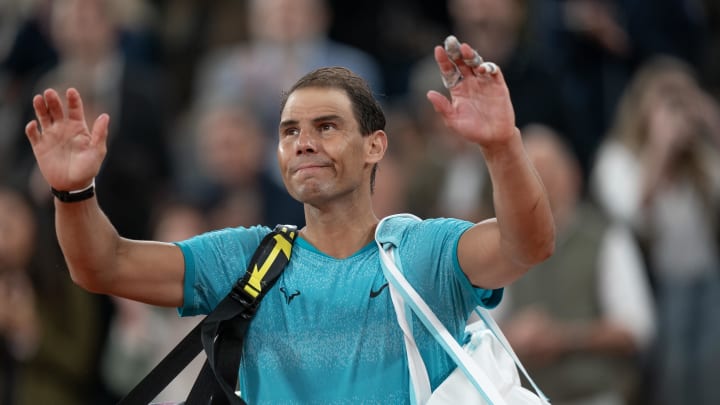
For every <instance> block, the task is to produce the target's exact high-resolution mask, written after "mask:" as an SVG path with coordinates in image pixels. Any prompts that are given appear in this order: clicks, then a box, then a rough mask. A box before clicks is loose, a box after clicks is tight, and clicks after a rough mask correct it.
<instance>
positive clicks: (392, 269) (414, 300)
mask: <svg viewBox="0 0 720 405" xmlns="http://www.w3.org/2000/svg"><path fill="white" fill-rule="evenodd" d="M393 216H408V215H406V214H398V215H393ZM391 217H392V216H391ZM410 217H413V218H415V219H416V220H420V219H419V218H417V217H415V216H410ZM388 218H390V217H387V218H385V219H383V220H382V221H380V223H379V224H378V226H377V229H376V231H375V242H376V243H377V245H378V250H379V251H380V258H381V262H382V264H383V266H382V268H383V273H384V274H385V277H386V278H387V279H388V281H389V282H390V283H391V284H390V286H389V287H390V293H391V296H392V300H393V306H395V311H396V314H397V315H398V323H399V324H400V327H401V328H402V329H403V332H404V334H405V342H406V352H407V356H408V367H409V368H410V378H411V382H412V385H413V394H414V395H415V396H416V398H417V399H418V400H420V402H418V403H420V404H424V402H425V401H427V398H429V393H428V394H427V395H428V396H427V397H425V396H424V395H425V393H426V392H427V391H426V390H425V389H424V385H425V384H428V388H427V390H429V382H428V380H427V379H428V377H427V369H426V367H425V363H424V362H423V360H422V357H421V356H420V353H419V351H418V349H417V345H416V343H415V339H414V337H413V335H412V331H411V327H410V326H409V322H408V316H407V315H406V314H405V305H404V300H407V301H408V302H409V306H410V308H411V309H412V310H413V311H414V312H415V314H416V315H417V316H418V318H419V319H420V321H421V322H422V323H423V325H425V327H426V328H428V330H429V331H430V332H431V334H432V335H433V337H434V338H435V339H436V340H437V341H438V343H440V345H441V346H442V347H443V349H444V350H445V351H446V352H447V353H448V355H449V356H450V357H451V358H452V359H453V361H455V363H456V364H457V366H458V367H460V369H461V370H462V371H463V373H464V374H465V375H466V376H467V378H468V380H469V381H471V382H472V383H473V385H474V386H475V388H477V389H478V391H479V392H480V393H481V394H482V395H483V397H484V398H485V400H486V401H487V402H488V403H490V404H495V405H502V404H505V400H504V399H503V398H502V397H501V396H500V393H499V392H498V391H497V389H495V386H494V385H493V383H492V382H491V381H490V379H489V378H488V376H487V374H486V373H485V371H484V370H482V369H481V368H480V367H478V366H477V364H475V362H474V361H473V360H472V358H471V357H470V356H469V355H468V354H467V353H466V352H465V350H463V349H462V347H461V346H460V344H458V343H457V341H456V340H455V338H453V337H452V335H451V334H450V332H449V331H448V330H447V328H445V325H443V324H442V322H440V320H439V319H438V318H437V316H436V315H435V313H434V312H432V310H431V309H430V307H429V306H428V305H427V303H425V300H423V299H422V297H421V296H420V295H419V294H418V293H417V291H415V289H414V288H413V287H412V285H410V283H409V282H408V281H407V279H406V278H405V276H404V275H403V274H402V271H401V270H400V269H399V268H398V266H397V265H396V262H395V257H394V255H395V252H394V247H393V245H392V244H391V243H386V244H383V243H382V242H380V240H379V239H380V238H379V237H378V235H379V232H380V229H381V228H382V225H383V224H384V222H385V221H386V220H387V219H388ZM398 295H399V296H400V297H401V298H397V296H398ZM475 312H476V313H477V314H478V315H479V316H480V318H481V319H482V320H483V322H484V323H485V325H486V326H487V327H488V329H490V331H491V332H492V333H493V335H495V337H496V338H497V339H498V341H499V342H500V343H501V344H502V346H503V348H504V349H505V351H506V352H507V353H508V354H509V355H510V357H511V358H512V359H513V361H514V362H515V365H516V366H517V367H518V368H519V369H520V371H521V372H522V373H523V375H524V376H525V378H527V380H528V382H529V383H530V384H531V386H532V387H533V389H534V390H535V392H536V393H537V395H538V397H539V398H540V400H541V401H542V402H543V403H544V404H549V403H550V401H549V399H548V398H547V397H546V396H545V394H544V393H543V392H542V391H541V390H540V388H539V387H538V386H537V384H536V383H535V381H534V380H533V379H532V378H531V377H530V374H529V373H528V372H527V370H526V369H525V367H524V366H523V365H522V362H521V361H520V359H519V358H518V357H517V354H515V351H514V350H513V348H512V346H511V345H510V343H509V342H508V340H507V338H506V337H505V334H503V332H502V330H501V329H500V327H499V326H498V324H497V322H495V319H494V318H493V317H492V314H490V312H489V311H488V310H487V309H485V308H483V307H482V306H479V305H478V306H477V307H476V308H475ZM401 315H402V316H401ZM406 331H410V334H409V335H408V332H406ZM408 341H410V342H411V343H410V345H408ZM411 358H412V359H411ZM420 367H422V369H420ZM423 377H424V380H422V378H423ZM418 386H420V387H418ZM484 387H486V388H484ZM418 390H419V393H418ZM423 398H424V399H423Z"/></svg>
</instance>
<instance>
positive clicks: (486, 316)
mask: <svg viewBox="0 0 720 405" xmlns="http://www.w3.org/2000/svg"><path fill="white" fill-rule="evenodd" d="M475 312H476V313H477V314H478V315H479V316H480V318H481V319H482V320H483V322H485V325H487V327H488V329H490V331H491V332H492V333H493V335H495V337H496V338H497V340H498V341H499V342H500V344H502V346H503V348H504V349H505V351H506V352H507V353H508V354H509V355H510V357H512V359H513V361H514V362H515V365H516V366H517V367H518V368H519V369H520V371H521V372H522V373H523V375H524V376H525V378H527V380H528V382H529V383H530V385H531V386H532V387H533V389H534V390H535V393H537V395H538V396H539V397H540V399H541V400H542V402H543V403H545V404H549V403H550V399H548V397H546V396H545V394H544V393H543V392H542V391H541V390H540V387H538V386H537V384H535V381H534V380H533V379H532V378H531V377H530V374H529V373H528V372H527V370H526V369H525V366H523V365H522V362H521V361H520V359H519V358H518V356H517V354H515V350H513V348H512V346H511V345H510V342H508V340H507V338H506V337H505V334H504V333H503V332H502V330H501V329H500V326H498V324H497V322H495V318H493V317H492V314H491V313H490V312H489V311H488V310H487V309H485V308H483V307H481V306H477V307H475Z"/></svg>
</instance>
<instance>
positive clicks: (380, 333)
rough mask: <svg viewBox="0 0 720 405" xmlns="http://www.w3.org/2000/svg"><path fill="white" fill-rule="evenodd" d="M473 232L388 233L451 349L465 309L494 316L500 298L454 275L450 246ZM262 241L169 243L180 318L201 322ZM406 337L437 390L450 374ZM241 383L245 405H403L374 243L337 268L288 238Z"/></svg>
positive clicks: (259, 232)
mask: <svg viewBox="0 0 720 405" xmlns="http://www.w3.org/2000/svg"><path fill="white" fill-rule="evenodd" d="M471 225H472V224H471V223H469V222H466V221H461V220H455V219H431V220H425V221H422V222H414V223H410V224H408V225H407V226H403V227H397V235H395V237H396V238H397V240H399V241H400V243H399V247H398V249H397V254H398V255H399V258H400V260H401V261H402V265H403V269H404V272H405V275H406V277H407V279H408V281H409V282H410V283H411V284H412V285H413V286H414V287H415V289H416V290H417V291H418V293H419V294H420V295H421V296H422V297H423V298H424V299H425V300H426V301H427V303H428V305H429V306H430V307H431V308H432V309H433V311H434V312H435V314H436V315H437V316H438V317H439V318H440V320H441V321H443V323H444V324H445V326H446V327H447V328H448V330H449V331H450V332H451V333H452V334H453V335H454V336H455V337H456V338H457V339H458V341H460V340H462V338H463V331H464V326H465V322H466V320H467V317H468V315H469V313H470V312H471V311H472V309H473V308H474V307H475V305H477V303H478V302H481V303H483V304H484V305H486V306H488V307H492V306H494V305H497V303H498V302H499V301H500V298H501V296H502V290H483V289H479V288H473V287H472V286H471V285H470V282H469V281H468V279H467V277H466V276H465V275H464V273H463V272H462V270H461V269H460V266H459V264H458V261H457V243H458V240H459V238H460V235H462V233H463V232H464V231H466V230H467V229H468V228H469V227H470V226H471ZM268 232H270V229H269V228H266V227H252V228H232V229H224V230H219V231H215V232H210V233H207V234H203V235H199V236H197V237H194V238H192V239H189V240H187V241H183V242H179V243H178V245H179V246H180V247H181V249H182V251H183V253H184V255H185V290H184V293H185V298H184V305H183V307H182V308H180V313H181V315H183V316H185V315H197V314H206V313H209V312H210V311H211V310H212V309H213V308H214V307H215V306H216V305H217V304H218V302H219V301H220V300H221V299H222V298H224V297H225V295H227V293H228V292H229V290H230V288H231V287H232V285H233V284H234V283H235V281H236V280H237V279H238V278H239V277H240V276H241V275H242V274H244V272H245V269H246V267H247V263H248V261H249V260H250V258H251V257H252V255H253V253H254V251H255V249H256V248H257V246H258V244H259V243H260V241H261V239H262V238H263V237H264V236H265V235H266V234H267V233H268ZM412 326H413V333H414V335H415V340H416V342H417V344H418V347H419V349H420V353H421V355H422V356H423V359H424V361H425V365H426V367H427V369H428V373H429V376H430V382H431V384H432V386H433V388H435V387H436V386H437V385H438V384H439V383H440V382H442V380H443V379H444V378H445V377H447V375H448V374H449V373H450V372H451V371H452V370H453V369H454V368H455V364H454V363H453V362H452V360H451V359H450V358H449V357H448V356H447V355H446V354H445V352H444V351H443V349H442V348H441V347H440V345H438V344H437V343H436V342H435V340H434V339H433V337H432V336H431V335H430V334H429V333H428V332H427V330H426V329H425V327H424V326H423V325H422V324H421V323H420V322H419V321H417V320H415V321H414V322H413V325H412ZM239 372H240V389H241V391H242V396H243V398H244V399H245V400H246V401H247V402H248V403H251V404H270V403H272V404H301V403H302V404H310V403H322V404H360V403H362V404H393V405H396V404H404V403H409V381H408V371H407V358H406V355H405V347H404V342H403V337H402V331H401V330H400V327H399V326H398V324H397V318H396V315H395V310H394V309H393V304H392V301H391V298H390V294H389V292H388V289H387V281H386V280H385V277H384V276H383V271H382V267H381V262H380V258H379V253H378V250H377V246H376V245H375V243H374V242H372V243H370V244H368V245H367V246H365V247H364V248H362V249H360V250H359V251H358V252H356V253H355V254H354V255H352V256H350V257H348V258H345V259H336V258H333V257H330V256H328V255H326V254H324V253H322V252H320V251H318V250H317V249H316V248H314V247H313V246H312V245H310V244H309V243H308V242H307V241H306V240H304V239H303V238H302V237H298V238H297V240H296V241H295V246H294V247H293V253H292V258H291V260H290V263H289V264H288V266H287V268H286V269H285V271H284V272H283V274H282V275H281V276H280V278H279V279H278V281H277V283H276V284H275V285H274V286H273V288H272V289H271V290H270V291H268V293H267V295H266V296H265V298H264V299H263V301H262V303H261V304H260V308H259V309H258V312H257V314H256V316H255V317H254V318H253V321H252V323H251V325H250V327H249V328H248V332H247V335H246V339H245V345H244V348H243V356H242V359H241V364H240V371H239Z"/></svg>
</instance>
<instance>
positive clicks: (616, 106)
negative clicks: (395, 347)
mask: <svg viewBox="0 0 720 405" xmlns="http://www.w3.org/2000/svg"><path fill="white" fill-rule="evenodd" d="M451 33H452V34H455V35H456V36H458V38H460V40H462V41H465V42H468V43H470V44H471V45H472V46H474V47H475V48H476V49H477V50H478V52H479V53H480V55H482V56H483V57H484V58H485V59H486V60H491V61H494V62H496V63H497V64H498V65H499V66H500V67H501V69H502V71H503V74H504V75H505V79H506V81H507V83H508V86H509V88H510V93H511V98H512V101H513V105H514V107H515V111H516V120H517V126H518V127H519V128H521V130H522V132H523V137H524V140H525V142H526V146H527V149H528V154H529V155H530V158H531V159H532V160H533V162H534V163H535V165H536V166H537V168H538V172H539V174H540V176H541V177H542V178H543V181H544V182H545V185H546V188H547V190H548V193H549V194H550V199H551V203H552V208H553V213H554V216H555V220H556V222H557V229H558V232H559V235H558V241H557V248H556V254H555V255H554V256H553V257H552V258H551V259H550V260H549V261H548V262H546V263H543V264H542V265H541V266H538V269H535V270H534V271H531V272H530V273H529V275H528V276H527V277H525V278H523V279H522V280H521V281H520V282H518V283H516V284H513V285H512V286H509V287H508V288H507V290H506V299H505V300H504V301H503V303H502V304H501V306H500V307H499V308H498V309H497V310H496V316H497V318H498V320H499V321H500V323H501V325H502V327H503V329H504V330H505V331H506V333H507V335H508V338H509V339H510V341H511V342H512V344H513V346H514V347H515V348H516V350H517V352H518V354H519V355H520V357H521V359H522V360H523V361H524V363H525V364H526V366H527V367H528V368H529V371H530V373H531V375H533V376H536V377H537V379H538V382H539V383H540V386H541V387H543V388H544V389H545V390H546V394H547V395H548V396H549V397H550V398H551V400H553V403H554V404H575V405H581V404H598V405H601V404H661V405H662V404H695V405H703V404H708V405H710V404H712V405H716V404H720V384H718V383H717V378H718V377H717V376H719V375H720V253H719V252H720V107H718V97H719V96H720V73H718V72H720V2H718V1H717V0H445V1H442V0H415V1H410V0H382V1H381V0H364V1H348V0H345V1H340V0H207V1H199V0H0V128H1V130H0V405H25V404H27V405H29V404H57V405H64V404H72V405H83V404H93V405H103V404H114V403H115V402H116V401H117V400H118V399H119V398H120V397H121V396H122V395H123V394H124V393H126V392H128V390H130V389H131V388H132V387H133V386H134V385H135V384H136V383H137V382H138V381H139V380H140V379H141V378H142V376H144V375H145V374H146V373H147V372H148V371H149V370H150V369H151V368H152V367H153V366H154V365H155V364H156V363H157V362H158V361H159V360H160V359H161V358H162V357H163V356H164V354H165V353H167V352H168V351H169V350H170V349H171V348H172V347H174V345H175V344H176V343H177V342H178V341H179V340H180V339H181V338H182V337H183V336H184V335H185V333H186V332H187V331H189V330H190V329H191V328H192V327H193V326H194V325H195V324H196V323H197V322H198V321H199V319H198V318H188V319H179V318H178V316H177V313H176V311H174V310H173V309H160V308H154V307H149V306H146V305H143V304H138V303H134V302H129V301H126V300H121V299H115V298H109V297H105V296H99V295H95V294H90V293H87V292H85V291H82V290H80V289H79V288H77V287H76V286H74V284H73V283H72V282H71V280H70V278H69V276H68V274H67V269H66V267H65V264H64V261H63V259H62V255H61V252H60V250H59V247H58V245H57V242H56V240H55V234H54V229H53V226H54V225H53V203H52V198H51V195H50V193H49V189H48V185H47V184H45V183H44V180H43V179H42V177H41V176H40V175H39V173H38V171H37V169H36V167H35V165H34V158H33V156H32V152H31V149H30V145H29V142H28V141H27V140H26V138H25V135H24V126H25V124H26V123H27V122H28V121H29V120H30V119H32V105H31V99H32V96H33V95H34V94H37V93H39V92H41V91H42V90H43V89H45V88H48V87H53V88H56V89H58V90H60V91H63V90H64V89H66V88H67V87H69V86H73V87H76V88H77V89H78V90H79V91H80V93H81V94H82V96H83V100H84V102H85V111H86V114H87V116H88V119H89V120H94V119H95V117H96V116H97V115H98V114H100V113H102V112H108V113H110V115H111V117H112V120H111V124H110V134H109V138H108V155H107V158H106V161H105V163H104V166H103V167H102V169H101V172H100V173H99V176H98V178H97V194H98V199H99V202H100V204H101V206H102V208H103V209H104V211H105V212H106V213H107V214H108V216H109V217H110V219H111V220H112V222H113V224H115V226H116V227H117V228H118V230H119V232H120V233H121V234H122V235H123V236H126V237H130V238H139V239H157V240H165V241H176V240H181V239H184V238H187V237H190V236H192V235H195V234H197V233H200V232H204V231H207V230H211V229H216V228H221V227H232V226H249V225H254V224H264V225H268V226H273V225H275V224H277V223H295V224H298V225H302V224H303V212H302V207H301V206H300V204H299V203H297V202H295V201H294V200H292V199H291V198H290V197H289V196H288V195H287V193H286V192H285V191H284V187H283V185H282V182H281V180H280V179H279V175H278V173H277V168H276V163H277V162H276V158H275V152H274V151H275V142H276V136H277V135H276V128H277V120H278V116H279V101H280V97H281V95H282V91H283V90H284V89H287V88H288V87H289V86H290V85H291V84H292V83H293V82H294V81H295V80H297V79H298V78H299V77H300V76H301V75H303V74H304V73H306V72H308V71H309V70H311V69H313V68H316V67H320V66H332V65H341V66H346V67H348V68H350V69H352V70H353V71H355V72H357V73H358V74H360V75H361V76H363V77H364V78H365V79H366V80H367V81H368V83H369V84H370V86H371V88H372V89H373V91H374V92H375V94H376V95H377V98H378V99H379V100H380V102H381V103H382V104H383V107H384V108H385V111H386V114H387V116H388V121H389V125H388V128H387V132H388V134H389V138H390V147H389V151H388V155H387V156H386V158H385V159H384V160H383V162H382V163H381V165H380V166H379V171H378V177H377V184H376V191H375V195H374V198H375V208H376V213H377V214H378V215H379V216H384V215H387V214H391V213H397V212H406V211H410V212H413V213H415V214H417V215H419V216H421V217H438V216H452V217H460V218H465V219H468V220H471V221H479V220H482V219H484V218H487V217H490V216H492V215H493V201H492V188H491V185H490V184H489V179H488V177H487V171H486V168H485V165H484V162H483V159H482V155H481V154H480V151H479V149H478V148H477V147H474V146H472V145H467V144H465V143H464V142H462V141H459V140H458V139H457V138H456V137H454V136H453V134H451V133H448V131H447V130H446V129H445V128H444V127H443V125H442V123H441V122H440V121H439V120H438V119H437V116H436V115H435V113H434V112H433V111H432V107H431V106H430V103H429V102H428V101H427V100H426V98H425V94H426V92H427V91H428V90H431V89H434V90H438V91H445V90H444V89H443V87H442V82H441V80H440V76H439V74H438V72H437V68H436V67H435V65H434V61H433V59H432V52H433V47H434V46H435V45H438V44H442V41H443V40H444V38H445V37H446V36H447V35H449V34H451ZM197 367H198V361H196V362H195V363H193V365H192V366H191V368H190V369H189V370H188V371H187V372H185V373H183V374H181V376H180V377H178V379H177V380H176V381H174V383H173V384H172V385H171V386H170V387H168V389H166V390H165V391H164V392H163V393H162V394H161V396H160V397H159V398H158V401H162V400H179V399H182V398H184V396H185V395H186V394H187V392H188V390H189V387H190V386H191V384H192V381H193V380H194V377H195V375H194V374H193V372H195V373H196V372H197V370H198V368H197Z"/></svg>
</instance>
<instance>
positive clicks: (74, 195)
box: [50, 181, 95, 203]
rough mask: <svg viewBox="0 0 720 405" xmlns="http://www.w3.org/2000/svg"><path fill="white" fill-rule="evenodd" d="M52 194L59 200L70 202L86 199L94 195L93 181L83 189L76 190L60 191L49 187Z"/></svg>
mask: <svg viewBox="0 0 720 405" xmlns="http://www.w3.org/2000/svg"><path fill="white" fill-rule="evenodd" d="M50 191H52V193H53V195H54V196H55V197H56V198H57V199H58V200H60V201H62V202H66V203H70V202H78V201H83V200H87V199H89V198H92V197H93V196H94V195H95V182H94V181H93V182H92V184H90V186H88V187H87V188H85V189H83V190H78V191H60V190H56V189H54V188H52V187H50Z"/></svg>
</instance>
